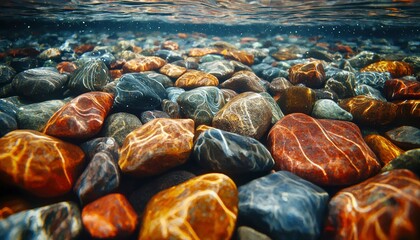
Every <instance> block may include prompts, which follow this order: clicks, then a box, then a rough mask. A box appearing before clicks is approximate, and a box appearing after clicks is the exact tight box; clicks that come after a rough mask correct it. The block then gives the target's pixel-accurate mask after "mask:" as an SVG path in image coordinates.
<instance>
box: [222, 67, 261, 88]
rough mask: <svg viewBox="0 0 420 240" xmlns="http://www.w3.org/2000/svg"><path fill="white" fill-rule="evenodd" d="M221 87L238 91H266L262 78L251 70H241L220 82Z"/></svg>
mask: <svg viewBox="0 0 420 240" xmlns="http://www.w3.org/2000/svg"><path fill="white" fill-rule="evenodd" d="M220 87H221V88H228V89H232V90H234V91H235V92H237V93H243V92H248V91H249V92H265V88H264V85H263V84H262V81H261V79H260V78H259V77H258V76H257V75H255V73H253V72H251V71H239V72H236V73H234V74H233V76H232V77H231V78H229V79H227V80H226V81H224V82H223V83H221V84H220Z"/></svg>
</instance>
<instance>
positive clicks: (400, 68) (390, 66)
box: [360, 60, 413, 78]
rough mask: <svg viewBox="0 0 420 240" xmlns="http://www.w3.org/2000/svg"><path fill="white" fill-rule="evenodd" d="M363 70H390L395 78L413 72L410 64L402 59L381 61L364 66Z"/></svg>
mask: <svg viewBox="0 0 420 240" xmlns="http://www.w3.org/2000/svg"><path fill="white" fill-rule="evenodd" d="M360 71H361V72H389V73H390V74H391V76H392V77H393V78H399V77H404V76H407V75H411V74H412V73H413V68H412V67H411V66H410V64H408V63H406V62H401V61H385V60H383V61H379V62H375V63H371V64H369V65H368V66H366V67H364V68H362V69H361V70H360Z"/></svg>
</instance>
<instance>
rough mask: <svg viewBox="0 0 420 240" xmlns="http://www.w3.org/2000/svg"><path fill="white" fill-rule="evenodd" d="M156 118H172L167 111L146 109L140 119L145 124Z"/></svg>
mask: <svg viewBox="0 0 420 240" xmlns="http://www.w3.org/2000/svg"><path fill="white" fill-rule="evenodd" d="M156 118H171V116H169V115H168V114H167V113H166V112H164V111H160V110H151V111H144V112H142V113H141V114H140V121H141V122H142V123H143V124H144V123H147V122H150V121H152V120H153V119H156Z"/></svg>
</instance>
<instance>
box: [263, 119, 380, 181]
mask: <svg viewBox="0 0 420 240" xmlns="http://www.w3.org/2000/svg"><path fill="white" fill-rule="evenodd" d="M267 144H268V149H269V150H270V152H271V155H272V156H273V158H274V161H275V169H276V170H286V171H291V172H292V173H294V174H296V175H298V176H300V177H302V178H304V179H306V180H308V181H311V182H313V183H315V184H318V185H323V186H337V185H349V184H354V183H358V182H360V181H363V180H364V179H366V178H368V177H370V176H372V175H374V174H376V173H377V172H379V170H380V167H381V165H380V163H379V162H378V160H377V159H376V156H375V154H374V153H373V152H372V150H371V149H370V148H369V147H368V146H367V144H366V143H365V142H364V140H363V137H362V134H361V132H360V130H359V128H358V127H357V126H356V125H355V124H353V123H351V122H345V121H339V120H329V119H320V120H317V119H314V118H312V117H310V116H307V115H305V114H301V113H294V114H289V115H286V116H285V117H284V118H282V119H281V120H280V121H278V122H277V123H276V124H275V125H274V126H273V127H272V128H271V130H270V132H269V134H268V138H267ZM337 169H340V171H337Z"/></svg>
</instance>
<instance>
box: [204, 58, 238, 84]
mask: <svg viewBox="0 0 420 240" xmlns="http://www.w3.org/2000/svg"><path fill="white" fill-rule="evenodd" d="M198 70H200V71H202V72H205V73H209V74H211V75H213V76H215V77H217V79H218V80H219V81H222V80H226V79H227V78H229V77H230V76H232V74H233V72H234V71H235V67H234V66H233V64H232V63H231V62H230V61H227V60H216V61H211V62H205V63H201V64H200V65H199V67H198Z"/></svg>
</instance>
